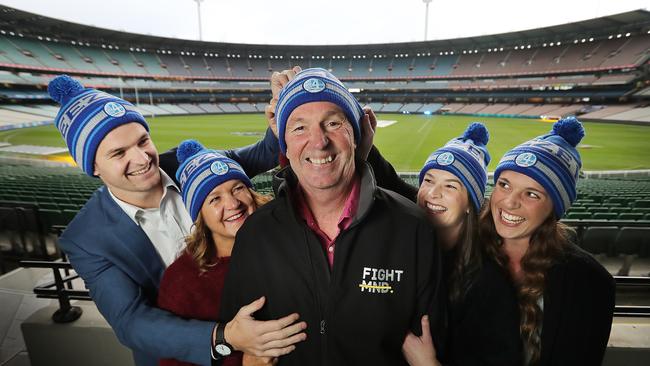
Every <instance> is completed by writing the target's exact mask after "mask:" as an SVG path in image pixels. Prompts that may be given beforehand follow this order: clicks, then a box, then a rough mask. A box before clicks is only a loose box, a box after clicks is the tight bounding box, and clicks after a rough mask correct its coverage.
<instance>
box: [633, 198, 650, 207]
mask: <svg viewBox="0 0 650 366" xmlns="http://www.w3.org/2000/svg"><path fill="white" fill-rule="evenodd" d="M634 207H642V208H650V200H638V201H635V202H634Z"/></svg>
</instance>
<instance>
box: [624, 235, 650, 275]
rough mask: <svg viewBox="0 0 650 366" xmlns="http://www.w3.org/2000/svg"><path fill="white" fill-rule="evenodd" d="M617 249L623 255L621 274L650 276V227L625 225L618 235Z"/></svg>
mask: <svg viewBox="0 0 650 366" xmlns="http://www.w3.org/2000/svg"><path fill="white" fill-rule="evenodd" d="M616 251H617V253H618V254H619V255H621V256H623V259H624V263H623V266H622V267H621V269H620V271H619V275H621V276H650V258H648V256H649V255H650V228H649V227H623V228H621V230H620V232H619V233H618V236H617V237H616Z"/></svg>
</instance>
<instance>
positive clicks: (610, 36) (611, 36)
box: [607, 31, 650, 39]
mask: <svg viewBox="0 0 650 366" xmlns="http://www.w3.org/2000/svg"><path fill="white" fill-rule="evenodd" d="M648 33H650V31H648ZM612 38H614V36H613V35H611V34H610V35H609V37H607V39H612Z"/></svg>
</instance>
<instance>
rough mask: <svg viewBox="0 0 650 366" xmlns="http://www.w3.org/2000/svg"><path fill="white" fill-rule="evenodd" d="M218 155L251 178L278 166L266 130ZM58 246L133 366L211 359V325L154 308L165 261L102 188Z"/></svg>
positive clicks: (167, 159)
mask: <svg viewBox="0 0 650 366" xmlns="http://www.w3.org/2000/svg"><path fill="white" fill-rule="evenodd" d="M174 152H175V151H174V150H172V151H169V152H166V153H164V154H162V155H161V158H160V160H161V164H160V165H161V167H162V168H163V169H166V172H167V174H168V175H169V176H170V177H174V173H175V169H176V167H177V166H178V163H176V160H175V153H174ZM223 153H224V154H225V155H227V156H228V157H230V158H232V159H234V160H236V161H238V162H239V163H240V164H241V165H242V167H243V168H244V170H245V171H246V173H247V174H248V176H250V177H253V176H254V175H256V174H259V173H261V172H264V171H266V170H269V169H271V168H273V167H274V166H276V164H277V157H278V153H279V149H278V141H277V139H276V138H275V136H273V134H272V133H271V132H270V130H267V133H266V135H265V137H264V139H263V140H261V141H259V142H257V143H256V144H253V145H250V146H247V147H243V148H240V149H236V150H228V151H223ZM172 169H173V170H172ZM59 245H60V247H61V249H62V250H63V251H64V252H65V253H66V254H67V255H68V258H69V260H70V262H71V263H72V266H73V267H74V269H75V270H76V271H77V273H78V274H79V275H80V276H81V277H82V278H83V280H84V281H85V283H86V287H88V289H89V290H90V296H91V297H92V298H93V300H94V301H95V304H96V305H97V308H98V309H99V311H100V312H101V313H102V315H103V316H104V317H105V318H106V320H107V321H108V323H109V324H110V325H111V327H112V328H113V330H114V331H115V334H116V335H117V337H118V339H119V340H120V342H122V343H123V344H124V345H126V346H127V347H129V348H131V349H132V350H133V356H134V359H135V362H136V364H137V365H157V363H158V359H160V358H175V359H178V360H183V361H187V362H192V363H196V364H202V365H209V364H210V363H211V357H210V346H211V339H212V329H213V327H214V322H208V321H198V320H186V319H182V318H179V317H177V316H175V315H173V314H171V313H169V312H167V311H164V310H161V309H158V308H156V307H155V302H156V298H157V295H158V286H159V285H160V280H161V278H162V275H163V272H164V270H165V265H164V263H163V262H162V260H161V259H160V256H159V255H158V253H157V251H156V249H155V248H154V246H153V244H152V243H151V241H150V240H149V238H148V237H147V235H146V234H145V233H144V231H142V229H141V228H140V227H139V226H138V225H136V224H135V223H134V222H133V220H131V218H130V217H129V216H127V214H126V213H124V211H123V210H122V209H121V208H120V207H119V206H118V205H117V203H116V202H115V201H114V200H113V199H112V198H111V197H110V194H109V192H108V189H107V188H106V187H105V186H103V187H100V188H99V189H98V190H97V191H96V192H95V193H94V194H93V195H92V197H91V198H90V199H89V200H88V202H87V203H86V205H85V206H84V207H83V208H82V209H81V211H79V213H78V214H77V216H76V217H75V218H74V220H72V222H70V224H69V225H68V227H67V229H66V230H65V232H64V233H63V234H62V235H61V237H60V238H59Z"/></svg>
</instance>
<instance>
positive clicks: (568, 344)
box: [540, 245, 616, 366]
mask: <svg viewBox="0 0 650 366" xmlns="http://www.w3.org/2000/svg"><path fill="white" fill-rule="evenodd" d="M615 290H616V285H615V283H614V279H613V278H612V276H611V275H610V274H609V272H607V270H605V268H603V266H602V265H601V264H600V263H598V262H597V261H596V260H595V259H594V258H593V257H592V256H591V255H589V254H588V253H587V252H585V251H583V250H582V249H580V248H578V247H577V246H575V245H571V247H570V248H569V250H568V251H567V252H566V255H565V256H564V258H563V259H562V260H560V261H559V262H558V263H557V264H555V265H554V266H553V267H551V269H550V270H549V272H548V275H547V280H546V288H545V289H544V320H543V325H542V352H541V360H540V366H551V365H553V366H564V365H571V366H576V365H585V366H592V365H600V364H601V363H602V360H603V356H604V354H605V350H606V348H607V341H608V340H609V333H610V331H611V328H612V317H613V313H614V300H615Z"/></svg>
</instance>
